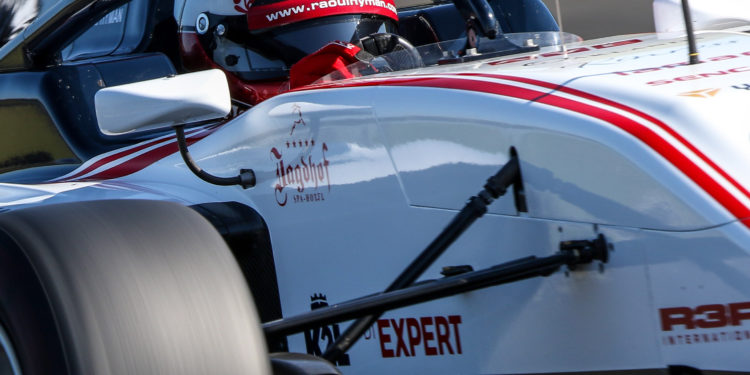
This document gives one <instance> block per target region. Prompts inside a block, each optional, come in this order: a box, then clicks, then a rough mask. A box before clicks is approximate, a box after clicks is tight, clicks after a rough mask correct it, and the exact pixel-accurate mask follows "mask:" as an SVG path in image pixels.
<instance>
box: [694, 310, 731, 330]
mask: <svg viewBox="0 0 750 375" xmlns="http://www.w3.org/2000/svg"><path fill="white" fill-rule="evenodd" d="M695 314H696V315H705V316H706V318H705V319H703V318H698V319H695V325H696V326H698V327H700V328H716V327H724V326H726V325H727V312H726V309H725V308H724V305H703V306H698V307H696V308H695Z"/></svg>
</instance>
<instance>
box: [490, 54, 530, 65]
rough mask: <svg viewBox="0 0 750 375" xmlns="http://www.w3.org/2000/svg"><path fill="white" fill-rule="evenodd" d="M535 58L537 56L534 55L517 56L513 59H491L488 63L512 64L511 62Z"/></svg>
mask: <svg viewBox="0 0 750 375" xmlns="http://www.w3.org/2000/svg"><path fill="white" fill-rule="evenodd" d="M534 58H535V57H534V56H523V57H516V58H512V59H507V60H500V61H490V62H489V63H488V64H489V65H502V64H510V63H514V62H519V61H526V60H533V59H534Z"/></svg>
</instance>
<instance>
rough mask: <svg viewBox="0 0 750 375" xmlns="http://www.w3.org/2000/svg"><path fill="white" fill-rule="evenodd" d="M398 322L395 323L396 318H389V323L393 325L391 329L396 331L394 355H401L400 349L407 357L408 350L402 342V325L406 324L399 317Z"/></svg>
mask: <svg viewBox="0 0 750 375" xmlns="http://www.w3.org/2000/svg"><path fill="white" fill-rule="evenodd" d="M398 322H399V323H400V324H396V320H394V319H391V325H393V329H394V330H395V331H396V357H401V353H402V349H403V353H404V354H406V356H407V357H408V356H409V352H408V351H407V350H406V343H405V342H404V327H405V326H406V325H405V324H404V319H403V318H401V319H399V320H398Z"/></svg>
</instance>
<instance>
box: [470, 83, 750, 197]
mask: <svg viewBox="0 0 750 375" xmlns="http://www.w3.org/2000/svg"><path fill="white" fill-rule="evenodd" d="M469 75H474V74H469ZM480 76H481V77H488V78H500V79H504V80H508V81H515V82H521V83H526V84H530V85H536V86H541V87H545V88H548V89H552V90H557V91H560V92H564V93H567V94H571V95H575V96H578V97H581V98H584V99H588V100H591V101H594V102H597V103H601V104H605V105H608V106H611V107H614V108H617V109H620V110H622V111H625V112H628V113H630V114H633V115H636V116H638V117H640V118H642V119H644V120H647V121H649V122H651V123H653V124H654V125H656V126H658V127H660V128H661V129H663V130H664V131H666V132H667V133H669V135H671V136H672V137H674V138H675V139H676V140H678V141H679V142H680V143H682V144H683V145H684V146H685V147H687V148H688V149H689V150H690V151H692V152H693V153H694V154H695V155H696V156H698V157H699V158H700V159H701V160H702V161H703V162H704V163H706V164H708V165H709V166H711V168H713V169H714V170H715V171H716V172H717V173H719V174H720V175H721V176H722V177H724V178H725V179H726V180H727V181H729V183H731V184H732V186H734V187H735V188H737V190H739V191H741V192H742V193H743V194H745V196H746V197H749V198H750V191H748V190H747V189H745V187H744V186H742V185H740V183H738V182H737V181H736V180H735V179H734V178H732V176H730V175H729V174H728V173H727V172H725V171H724V170H723V169H721V167H719V166H718V165H717V164H716V163H714V161H713V160H711V159H709V158H708V156H706V155H705V154H704V153H703V152H701V151H700V150H699V149H698V148H697V147H695V146H694V145H692V144H691V143H690V142H688V140H687V139H685V138H684V137H683V136H682V135H680V134H679V133H677V131H675V130H674V129H672V128H671V127H669V125H667V124H666V123H664V122H663V121H661V120H659V119H657V118H655V117H653V116H651V115H649V114H648V113H644V112H642V111H639V110H637V109H635V108H632V107H628V106H626V105H624V104H622V103H617V102H615V101H612V100H610V99H606V98H602V97H600V96H596V95H594V94H590V93H587V92H584V91H581V90H576V89H573V88H570V87H566V86H561V85H558V84H554V83H549V82H544V81H538V80H535V79H530V78H523V77H514V76H506V75H480Z"/></svg>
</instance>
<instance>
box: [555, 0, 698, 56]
mask: <svg viewBox="0 0 750 375" xmlns="http://www.w3.org/2000/svg"><path fill="white" fill-rule="evenodd" d="M557 1H559V0H557ZM682 15H683V17H685V31H686V32H687V39H688V56H689V57H690V61H689V62H690V65H695V64H699V63H700V60H699V59H698V48H697V47H696V46H695V33H694V32H693V18H692V17H691V16H690V5H688V0H682ZM558 17H559V16H558ZM560 29H562V26H561V27H560Z"/></svg>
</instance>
